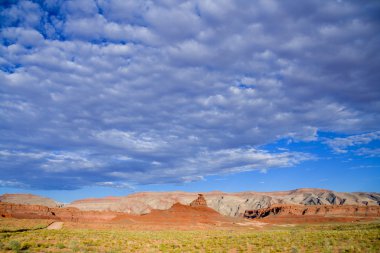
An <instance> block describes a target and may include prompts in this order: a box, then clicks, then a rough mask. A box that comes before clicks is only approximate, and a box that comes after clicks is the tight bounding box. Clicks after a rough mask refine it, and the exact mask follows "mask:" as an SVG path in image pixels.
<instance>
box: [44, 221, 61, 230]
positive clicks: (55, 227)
mask: <svg viewBox="0 0 380 253" xmlns="http://www.w3.org/2000/svg"><path fill="white" fill-rule="evenodd" d="M62 227H63V222H58V221H56V222H53V223H52V224H50V225H49V226H48V227H47V228H46V229H49V230H58V229H61V228H62Z"/></svg>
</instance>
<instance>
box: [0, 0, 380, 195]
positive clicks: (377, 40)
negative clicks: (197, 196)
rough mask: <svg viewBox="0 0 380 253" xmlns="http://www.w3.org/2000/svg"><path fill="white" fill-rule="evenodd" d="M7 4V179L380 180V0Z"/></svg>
mask: <svg viewBox="0 0 380 253" xmlns="http://www.w3.org/2000/svg"><path fill="white" fill-rule="evenodd" d="M0 3H1V6H0V29H1V31H0V41H1V44H0V119H1V120H0V172H1V174H0V193H5V192H32V193H37V194H42V195H45V196H50V197H54V198H56V199H58V200H60V201H66V202H67V201H71V200H73V199H78V198H84V197H98V196H107V195H126V194H129V193H132V192H138V191H149V190H150V191H167V190H186V191H210V190H222V191H229V192H232V191H246V190H254V191H273V190H287V189H294V188H300V187H319V188H329V189H333V190H338V191H377V192H379V191H380V183H379V182H380V145H379V144H380V128H379V125H380V114H379V112H380V99H379V98H380V85H379V83H380V74H379V71H378V70H379V69H380V54H379V51H380V50H379V49H380V48H379V45H380V36H379V31H380V29H379V28H380V19H379V16H378V15H377V14H378V13H379V12H380V3H379V2H378V1H370V0H368V1H360V2H359V1H344V0H341V1H334V0H329V1H318V0H310V1H274V0H261V1H259V0H254V1H243V0H239V1H227V0H219V1H210V0H199V1H197V0H193V1H174V0H161V1H131V0H109V1H106V0H80V1H79V0H78V1H62V0H46V1H16V0H14V1H12V0H8V1H0Z"/></svg>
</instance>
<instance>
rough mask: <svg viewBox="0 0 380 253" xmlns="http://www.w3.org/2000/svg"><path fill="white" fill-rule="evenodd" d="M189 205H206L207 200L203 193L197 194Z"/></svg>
mask: <svg viewBox="0 0 380 253" xmlns="http://www.w3.org/2000/svg"><path fill="white" fill-rule="evenodd" d="M190 206H192V207H196V206H206V207H207V202H206V199H205V197H204V196H203V194H198V198H197V199H195V200H194V201H192V202H191V203H190Z"/></svg>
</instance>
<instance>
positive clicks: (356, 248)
mask: <svg viewBox="0 0 380 253" xmlns="http://www.w3.org/2000/svg"><path fill="white" fill-rule="evenodd" d="M3 222H7V224H9V223H10V222H15V220H8V221H4V220H1V223H3ZM36 222H37V221H36ZM16 223H17V221H16ZM2 226H4V224H3V225H2ZM14 226H16V225H14ZM0 249H1V252H379V251H380V223H378V222H376V223H358V224H347V223H346V224H323V225H297V226H271V227H268V228H265V229H262V230H258V229H254V230H253V229H245V230H219V231H217V230H206V231H205V230H204V231H201V230H199V231H176V230H166V231H165V230H164V231H130V230H126V229H120V228H119V227H117V226H115V227H114V228H108V229H76V228H72V227H64V228H63V229H62V230H55V231H51V230H45V229H41V230H30V231H23V232H9V231H8V232H4V231H3V232H1V233H0Z"/></svg>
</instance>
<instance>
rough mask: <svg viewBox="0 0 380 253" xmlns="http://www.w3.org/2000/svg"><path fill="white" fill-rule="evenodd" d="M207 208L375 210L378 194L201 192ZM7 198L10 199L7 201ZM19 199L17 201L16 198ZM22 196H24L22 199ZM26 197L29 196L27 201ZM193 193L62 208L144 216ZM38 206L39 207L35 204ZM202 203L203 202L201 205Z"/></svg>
mask: <svg viewBox="0 0 380 253" xmlns="http://www.w3.org/2000/svg"><path fill="white" fill-rule="evenodd" d="M200 194H202V195H203V198H204V200H205V202H206V203H207V206H208V207H210V208H212V209H214V210H215V211H217V212H219V213H220V214H223V215H225V216H232V217H236V216H243V215H244V212H245V210H257V209H262V208H268V207H271V206H273V205H276V204H284V205H305V206H314V205H356V206H379V205H380V194H379V193H372V192H371V193H366V192H354V193H348V192H335V191H331V190H327V189H314V188H300V189H295V190H289V191H276V192H253V191H245V192H235V193H225V192H220V191H212V192H202V193H200ZM10 196H11V197H10ZM18 196H19V197H18ZM26 196H28V197H27V198H26ZM30 196H33V197H31V198H30ZM197 197H198V193H193V192H181V191H175V192H139V193H134V194H130V195H128V196H124V197H106V198H90V199H82V200H77V201H74V202H72V203H71V204H68V205H65V206H67V207H75V208H78V209H80V210H93V211H116V212H124V213H130V214H146V213H150V212H151V210H153V209H158V210H167V209H169V208H171V207H172V206H173V205H174V204H175V203H177V202H178V203H181V204H183V205H189V204H190V203H191V202H192V201H194V200H195V199H197ZM0 202H10V203H19V204H28V203H29V204H39V205H53V204H55V205H56V204H57V203H56V202H55V201H54V200H51V199H48V198H44V197H38V196H35V195H25V194H4V195H2V196H0ZM36 202H39V203H36ZM202 202H203V201H202Z"/></svg>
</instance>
